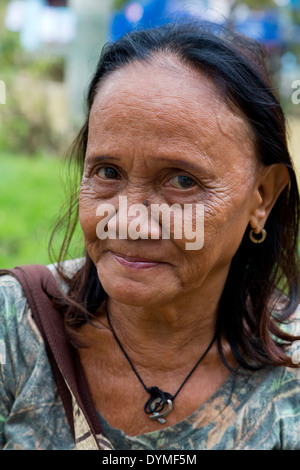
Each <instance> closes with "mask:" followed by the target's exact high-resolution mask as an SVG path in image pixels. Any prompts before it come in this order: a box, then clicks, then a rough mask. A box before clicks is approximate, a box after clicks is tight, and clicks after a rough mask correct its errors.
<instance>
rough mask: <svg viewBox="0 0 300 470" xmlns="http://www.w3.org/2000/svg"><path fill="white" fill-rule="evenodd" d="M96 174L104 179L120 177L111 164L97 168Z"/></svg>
mask: <svg viewBox="0 0 300 470" xmlns="http://www.w3.org/2000/svg"><path fill="white" fill-rule="evenodd" d="M97 175H98V176H99V177H100V178H104V179H120V174H119V173H118V172H117V170H115V168H113V167H111V166H105V167H102V168H99V170H97Z"/></svg>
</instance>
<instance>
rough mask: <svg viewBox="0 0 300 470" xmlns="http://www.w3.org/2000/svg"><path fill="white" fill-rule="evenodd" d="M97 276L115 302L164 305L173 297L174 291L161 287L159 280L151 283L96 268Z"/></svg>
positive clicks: (139, 305) (137, 304)
mask: <svg viewBox="0 0 300 470" xmlns="http://www.w3.org/2000/svg"><path fill="white" fill-rule="evenodd" d="M98 276H99V279H100V282H101V284H102V286H103V289H104V290H105V292H106V293H107V295H108V296H109V297H110V298H111V299H113V300H114V301H116V302H119V303H122V304H125V305H132V306H135V307H145V306H147V307H149V306H153V307H155V306H159V305H165V304H166V303H168V302H170V301H171V300H172V299H173V298H174V292H169V290H168V289H166V288H164V289H162V288H161V285H162V284H161V282H155V280H154V279H151V283H149V282H146V281H145V280H144V281H137V280H132V279H129V278H124V277H119V276H117V275H114V274H112V273H105V274H103V272H101V270H98Z"/></svg>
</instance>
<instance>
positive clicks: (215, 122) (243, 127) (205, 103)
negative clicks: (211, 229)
mask: <svg viewBox="0 0 300 470" xmlns="http://www.w3.org/2000/svg"><path fill="white" fill-rule="evenodd" d="M169 62H170V61H169ZM171 62H172V67H173V69H174V70H176V69H177V68H179V67H180V69H179V71H180V73H181V75H180V76H179V74H178V73H177V74H176V76H175V74H174V70H173V71H172V70H169V66H168V74H167V76H166V74H165V73H164V75H163V76H164V78H165V80H166V82H164V80H162V76H161V73H162V71H164V72H166V67H164V69H165V70H163V65H161V64H157V63H156V62H154V61H152V62H151V63H149V62H147V63H143V62H142V63H140V62H139V63H133V64H129V65H126V66H124V67H122V68H121V69H120V70H118V71H117V72H113V73H112V74H111V75H109V77H106V79H105V80H104V82H103V83H102V84H101V86H100V87H99V90H98V93H97V95H96V98H95V101H94V104H93V107H92V111H91V119H93V117H95V118H98V119H99V121H100V122H101V125H100V128H101V127H102V130H106V128H107V127H109V129H110V131H111V130H113V129H112V122H111V118H112V116H113V117H114V125H113V128H115V130H118V128H119V126H120V125H124V122H126V126H127V134H126V138H127V139H128V138H129V137H130V135H129V134H133V135H135V134H136V133H141V134H144V133H145V121H147V122H149V124H151V125H152V124H153V126H152V128H151V132H152V133H153V135H155V134H157V135H158V136H159V137H160V139H161V140H162V144H161V145H164V142H163V138H170V139H171V140H172V139H173V140H174V141H175V140H176V139H179V140H180V139H181V141H180V144H181V145H182V146H184V143H187V142H186V141H189V144H190V143H191V142H193V143H194V146H195V147H196V148H198V150H199V149H200V150H201V151H202V152H203V153H206V154H207V151H206V148H205V147H210V148H211V149H213V148H215V147H216V146H217V140H218V138H219V137H220V136H223V137H225V139H226V141H227V145H231V144H232V142H234V143H235V144H237V143H238V144H239V146H240V147H241V149H240V150H241V151H243V152H246V153H247V154H248V153H249V152H250V153H253V148H252V139H249V128H250V126H249V125H248V123H247V121H246V120H245V119H244V118H243V117H241V115H240V114H241V113H237V114H235V113H233V112H232V108H231V109H229V107H228V105H227V103H226V102H225V100H224V99H223V97H222V96H221V92H220V90H218V89H217V87H216V85H215V84H214V83H213V82H212V81H211V79H208V78H207V77H205V76H204V74H203V73H201V72H200V71H198V70H195V69H194V68H192V67H191V66H188V67H187V66H186V65H184V64H183V63H181V62H180V61H179V60H178V59H177V60H176V62H177V63H176V64H174V66H173V63H174V60H173V58H172V61H171ZM149 67H150V68H151V71H152V74H149ZM153 72H155V73H154V74H153ZM201 76H202V80H201V81H200V80H199V77H200V78H201ZM140 80H142V83H143V80H144V84H145V83H146V86H142V94H141V90H140V86H139V83H140ZM174 80H175V81H177V82H178V84H176V86H174ZM171 85H172V86H171ZM178 90H179V91H178ZM197 103H198V106H195V104H197ZM206 109H207V112H206ZM212 111H213V113H212ZM187 123H188V126H186V124H187ZM181 124H182V125H181ZM100 128H99V125H98V131H100ZM250 135H251V134H250ZM224 144H225V142H224ZM209 153H210V152H209Z"/></svg>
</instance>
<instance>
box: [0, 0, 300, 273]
mask: <svg viewBox="0 0 300 470" xmlns="http://www.w3.org/2000/svg"><path fill="white" fill-rule="evenodd" d="M162 4H164V6H166V5H167V4H168V8H169V11H171V12H172V11H173V10H172V9H171V7H172V6H174V11H177V10H178V9H179V8H180V7H182V8H183V9H185V10H186V9H189V11H193V14H194V13H195V12H196V13H197V8H198V10H199V8H200V7H201V8H202V9H201V14H203V12H206V13H207V12H209V11H210V12H214V13H216V12H217V13H218V12H219V14H220V15H221V16H222V15H224V17H225V18H226V21H228V24H231V25H232V24H234V23H235V22H236V23H237V24H240V25H241V24H242V26H243V28H242V31H243V32H244V33H245V34H247V31H248V30H249V35H250V34H251V35H253V34H254V33H253V31H254V29H255V27H256V28H257V26H259V25H260V24H262V23H263V21H264V16H263V15H264V14H265V13H266V12H271V15H272V14H273V13H274V12H275V16H276V18H277V20H276V24H275V23H274V31H273V30H272V23H271V26H270V25H269V28H271V29H270V31H268V33H266V34H269V36H268V38H267V39H266V41H265V42H266V44H265V45H266V47H267V51H268V55H269V62H270V68H271V70H272V74H273V79H274V83H275V86H276V87H277V88H278V90H279V93H280V96H281V100H282V104H283V107H284V109H285V111H286V114H287V117H288V123H289V129H290V132H289V136H290V148H291V152H292V155H293V157H294V159H295V164H296V168H297V169H298V171H299V172H300V104H298V103H293V102H292V99H291V97H292V93H293V91H295V90H294V89H293V88H292V84H293V82H294V81H295V80H299V89H300V60H299V57H300V1H299V2H298V1H297V0H294V1H293V0H290V1H288V0H276V1H275V0H266V1H255V0H253V1H251V0H249V1H244V2H243V1H234V0H224V1H217V0H214V1H209V0H203V1H200V0H199V1H198V2H195V1H194V2H192V1H189V2H187V1H185V0H181V1H180V0H173V2H172V0H169V2H166V1H165V0H164V1H161V2H160V3H159V2H157V1H156V2H155V1H154V0H152V2H151V0H146V1H140V2H128V1H123V0H85V1H84V2H83V1H82V0H70V1H64V0H53V1H48V2H46V1H43V0H18V1H16V0H15V1H9V0H1V3H0V84H1V83H2V85H3V83H4V84H5V91H6V93H5V97H4V96H3V87H2V98H1V94H0V98H1V99H0V103H1V104H0V268H4V267H6V268H11V267H13V266H15V265H18V264H29V263H49V262H50V258H49V254H48V242H49V237H50V234H51V230H52V228H53V226H54V224H55V221H56V219H57V216H58V215H60V214H61V206H62V204H63V203H64V201H65V198H66V193H65V189H64V188H65V182H66V179H65V178H66V177H65V164H64V158H63V157H64V155H65V154H66V152H67V150H68V147H69V145H70V144H71V142H72V140H73V139H74V137H75V135H76V133H77V132H78V130H79V128H80V125H81V122H82V119H83V115H84V96H85V92H86V87H87V85H88V82H89V78H90V77H91V74H92V73H93V70H94V68H95V65H96V63H97V61H98V58H99V54H100V51H101V48H102V46H103V44H104V43H105V42H106V41H107V40H109V39H115V38H116V37H118V36H119V35H121V34H122V33H124V32H126V30H128V29H130V28H132V27H135V26H136V25H137V24H139V22H140V21H141V19H142V18H143V15H144V17H146V14H147V12H149V11H150V8H152V10H153V11H152V14H156V15H157V17H158V16H159V15H162V10H161V7H162ZM298 4H299V7H298ZM170 5H171V7H170ZM191 5H193V9H191ZM155 8H156V10H155ZM199 11H200V10H199ZM206 13H205V14H206ZM252 13H253V15H254V20H255V21H254V20H253V21H252V20H251V18H252V16H251V14H252ZM197 14H198V13H197ZM38 15H40V16H38ZM37 18H40V21H38V22H37V20H36V19H37ZM249 18H250V20H251V21H250V20H249ZM272 18H273V16H272ZM212 19H215V17H213V18H212ZM278 24H279V26H278ZM255 25H256V26H255ZM38 26H39V28H38ZM278 27H279V29H278ZM247 28H248V30H247ZM253 28H254V29H253ZM275 30H276V31H275ZM277 31H278V33H277ZM282 32H283V33H282ZM273 33H274V34H273ZM255 34H259V33H257V32H256V33H255ZM276 34H278V35H279V34H281V35H282V37H281V38H280V40H279V39H278V38H276ZM276 39H278V41H277V40H276ZM0 90H1V87H0ZM298 96H299V101H300V93H299V94H298ZM4 98H5V103H4ZM62 237H63V234H61V235H60V236H59V237H58V240H57V246H58V247H59V245H60V243H61V240H62ZM79 239H80V234H79ZM81 247H82V245H80V240H79V242H78V240H77V241H76V242H74V245H73V246H72V250H73V251H72V252H71V253H70V256H73V255H74V256H75V255H77V254H80V249H81Z"/></svg>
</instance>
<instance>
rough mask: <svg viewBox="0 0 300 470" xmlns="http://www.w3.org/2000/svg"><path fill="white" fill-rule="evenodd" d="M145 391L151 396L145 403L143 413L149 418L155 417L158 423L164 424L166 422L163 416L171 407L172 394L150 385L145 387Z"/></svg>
mask: <svg viewBox="0 0 300 470" xmlns="http://www.w3.org/2000/svg"><path fill="white" fill-rule="evenodd" d="M147 392H148V393H150V395H151V397H150V398H149V400H148V401H147V403H146V404H145V407H144V411H145V413H146V414H149V415H150V416H149V418H150V419H157V421H158V422H159V423H161V424H164V423H165V422H166V420H165V419H164V416H167V415H168V414H169V413H170V412H171V411H172V409H173V396H172V395H171V394H170V393H168V392H163V391H162V390H160V389H159V388H158V387H151V388H149V389H147Z"/></svg>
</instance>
